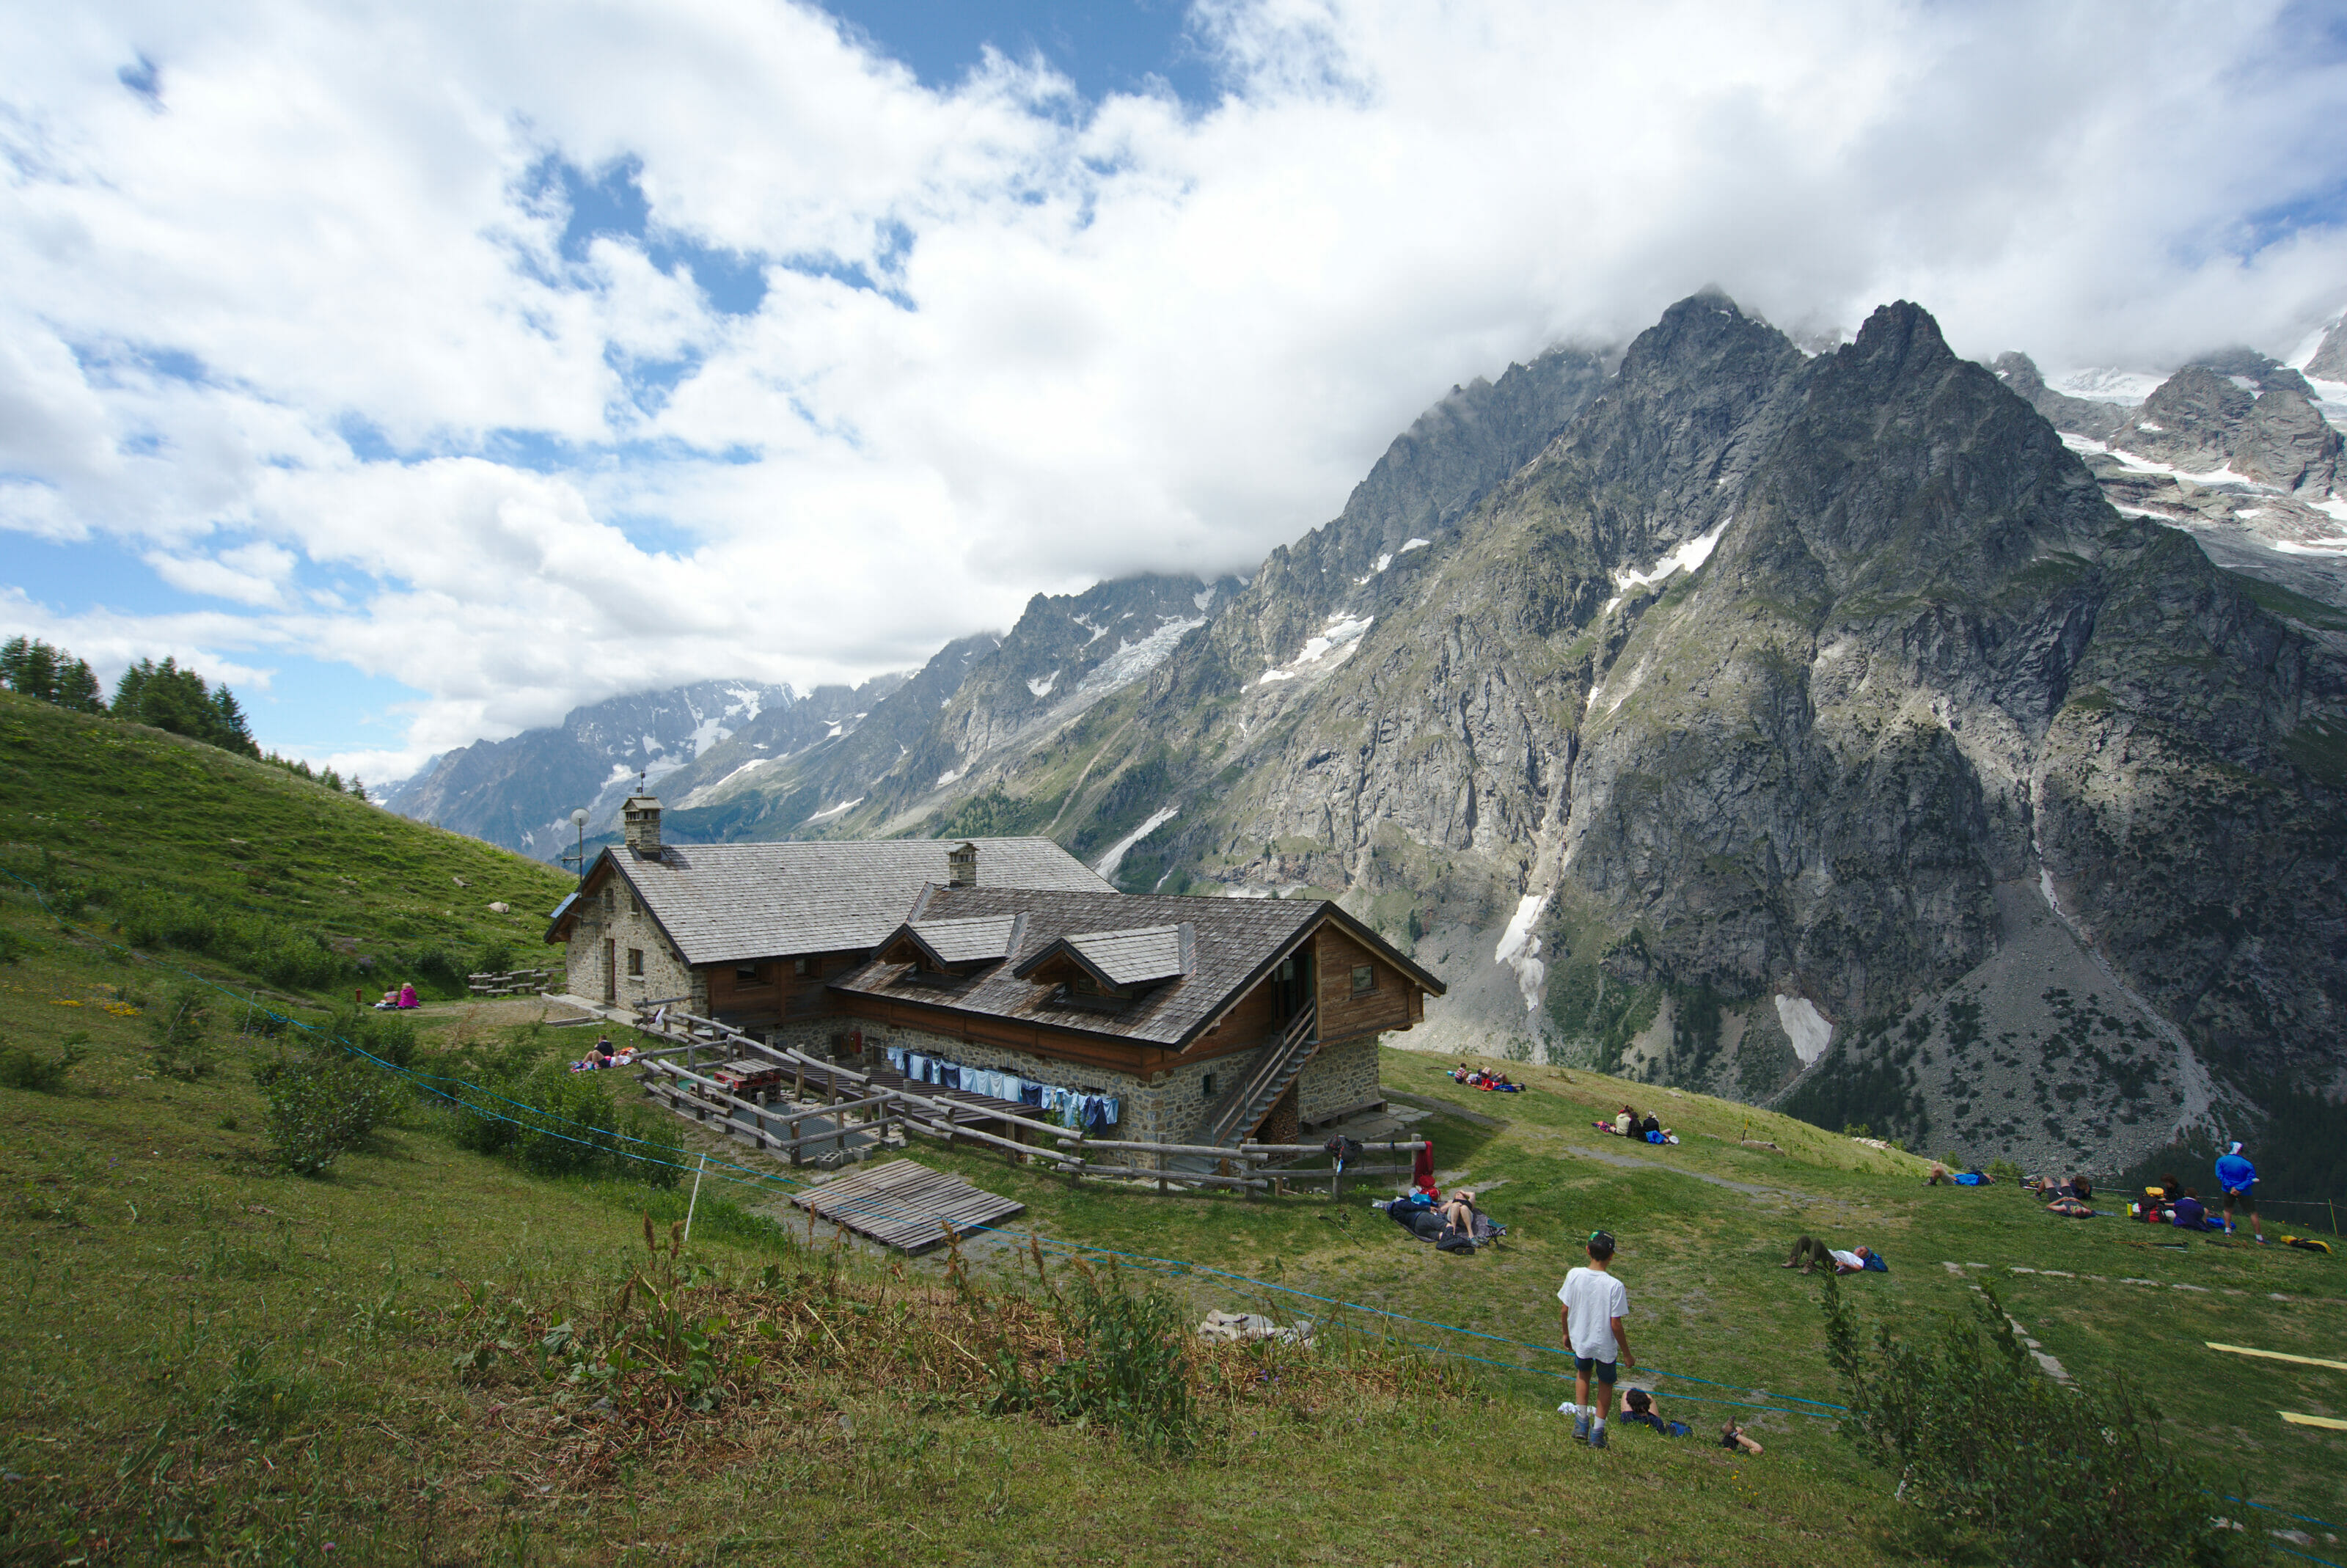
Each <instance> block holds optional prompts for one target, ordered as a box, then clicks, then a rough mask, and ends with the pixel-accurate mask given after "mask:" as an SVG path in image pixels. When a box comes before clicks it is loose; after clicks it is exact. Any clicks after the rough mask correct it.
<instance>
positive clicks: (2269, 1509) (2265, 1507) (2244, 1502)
mask: <svg viewBox="0 0 2347 1568" xmlns="http://www.w3.org/2000/svg"><path fill="white" fill-rule="evenodd" d="M2209 1495H2210V1496H2211V1497H2220V1498H2224V1500H2225V1501H2227V1502H2238V1503H2239V1504H2240V1505H2241V1506H2242V1507H2243V1508H2254V1509H2258V1510H2260V1511H2261V1512H2266V1513H2279V1514H2280V1515H2281V1516H2282V1517H2283V1518H2284V1519H2295V1520H2297V1521H2298V1522H2300V1523H2301V1524H2320V1525H2321V1526H2322V1528H2323V1529H2325V1530H2336V1529H2338V1528H2339V1526H2337V1525H2335V1524H2333V1523H2332V1522H2331V1521H2329V1520H2327V1519H2317V1518H2315V1517H2314V1516H2313V1515H2312V1514H2309V1513H2292V1512H2290V1511H2289V1510H2288V1509H2286V1508H2275V1507H2273V1506H2272V1505H2271V1504H2270V1503H2263V1502H2251V1501H2250V1500H2249V1499H2248V1498H2246V1497H2225V1494H2224V1493H2223V1492H2221V1491H2217V1492H2211V1493H2209Z"/></svg>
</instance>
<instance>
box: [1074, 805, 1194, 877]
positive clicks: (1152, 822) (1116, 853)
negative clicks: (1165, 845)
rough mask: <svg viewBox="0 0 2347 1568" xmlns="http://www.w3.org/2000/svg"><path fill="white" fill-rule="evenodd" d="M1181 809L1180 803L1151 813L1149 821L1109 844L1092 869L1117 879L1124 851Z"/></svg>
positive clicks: (1169, 820)
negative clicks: (1104, 853) (1117, 871)
mask: <svg viewBox="0 0 2347 1568" xmlns="http://www.w3.org/2000/svg"><path fill="white" fill-rule="evenodd" d="M1181 810H1182V808H1181V807H1180V806H1178V805H1167V806H1160V807H1159V808H1158V809H1157V810H1155V811H1153V812H1152V813H1150V814H1149V820H1148V821H1146V822H1144V823H1143V824H1142V825H1140V826H1139V827H1136V828H1134V829H1133V831H1132V832H1131V833H1128V834H1126V835H1124V836H1123V837H1122V838H1120V839H1118V840H1117V841H1116V842H1115V843H1114V844H1112V845H1109V850H1108V853H1107V854H1106V855H1103V856H1101V857H1100V864H1099V865H1098V866H1093V867H1092V869H1093V870H1094V871H1096V872H1098V873H1100V875H1101V876H1104V877H1106V878H1108V879H1109V880H1110V881H1112V882H1113V881H1114V880H1116V868H1117V867H1118V866H1122V865H1123V864H1124V852H1125V851H1126V850H1128V849H1131V848H1132V847H1133V845H1136V844H1139V843H1140V842H1141V841H1142V840H1143V839H1144V838H1147V837H1148V836H1149V835H1151V834H1153V833H1154V832H1156V831H1157V830H1158V829H1159V828H1161V827H1163V826H1164V825H1166V824H1167V823H1169V822H1171V821H1173V819H1174V817H1175V816H1177V815H1180V814H1181Z"/></svg>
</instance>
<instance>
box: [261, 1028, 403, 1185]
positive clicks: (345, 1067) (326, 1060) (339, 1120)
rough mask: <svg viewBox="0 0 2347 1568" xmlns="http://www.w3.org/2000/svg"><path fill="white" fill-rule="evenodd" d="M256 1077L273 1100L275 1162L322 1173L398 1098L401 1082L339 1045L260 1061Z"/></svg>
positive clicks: (270, 1121) (265, 1120)
mask: <svg viewBox="0 0 2347 1568" xmlns="http://www.w3.org/2000/svg"><path fill="white" fill-rule="evenodd" d="M252 1078H253V1081H254V1082H256V1083H258V1084H259V1085H260V1086H261V1095H262V1097H263V1098H264V1099H265V1100H266V1101H267V1102H268V1109H267V1111H266V1112H263V1115H262V1125H263V1126H264V1127H265V1128H266V1129H267V1132H268V1137H269V1158H270V1162H271V1163H272V1164H274V1165H276V1166H278V1167H279V1168H280V1169H282V1170H287V1171H291V1172H292V1173H294V1174H296V1175H302V1176H319V1175H323V1174H324V1173H326V1171H327V1169H328V1168H329V1167H331V1166H332V1165H333V1163H334V1162H335V1161H336V1160H337V1159H339V1158H340V1157H341V1156H342V1155H343V1153H347V1152H348V1151H349V1150H351V1149H354V1148H355V1147H357V1146H358V1144H359V1143H361V1141H363V1140H364V1138H365V1137H366V1135H367V1134H368V1133H370V1132H374V1130H375V1128H377V1127H378V1126H380V1125H382V1124H383V1123H384V1122H386V1121H388V1120H390V1118H391V1115H392V1112H394V1111H395V1109H396V1107H397V1105H398V1102H399V1088H398V1083H397V1081H396V1080H395V1079H393V1078H391V1077H390V1076H388V1075H387V1074H386V1073H384V1071H383V1069H381V1068H379V1067H376V1066H374V1064H373V1063H371V1062H368V1061H362V1060H360V1059H358V1058H356V1057H353V1056H351V1055H349V1054H347V1053H345V1052H344V1051H343V1050H341V1049H340V1048H338V1047H332V1046H320V1047H318V1048H316V1049H313V1050H307V1051H303V1052H302V1053H301V1054H299V1055H294V1056H282V1055H281V1056H278V1057H275V1058H273V1059H272V1060H270V1061H264V1062H261V1063H259V1064H258V1065H256V1066H255V1067H254V1068H253V1070H252Z"/></svg>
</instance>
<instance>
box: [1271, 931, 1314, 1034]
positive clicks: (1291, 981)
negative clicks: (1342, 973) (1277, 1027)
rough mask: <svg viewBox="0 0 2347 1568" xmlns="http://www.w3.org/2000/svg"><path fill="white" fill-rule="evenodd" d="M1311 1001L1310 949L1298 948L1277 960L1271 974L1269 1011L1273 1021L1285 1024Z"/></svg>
mask: <svg viewBox="0 0 2347 1568" xmlns="http://www.w3.org/2000/svg"><path fill="white" fill-rule="evenodd" d="M1311 1000H1312V949H1311V948H1297V949H1296V952H1295V953H1294V954H1292V955H1291V956H1289V957H1287V958H1282V959H1280V960H1279V968H1276V969H1274V970H1273V971H1272V972H1271V1010H1272V1016H1273V1019H1274V1020H1275V1021H1276V1022H1279V1023H1286V1021H1287V1020H1289V1019H1292V1018H1294V1017H1295V1016H1296V1014H1297V1013H1299V1012H1301V1011H1303V1010H1304V1009H1305V1007H1306V1006H1307V1004H1308V1003H1309V1002H1310V1001H1311Z"/></svg>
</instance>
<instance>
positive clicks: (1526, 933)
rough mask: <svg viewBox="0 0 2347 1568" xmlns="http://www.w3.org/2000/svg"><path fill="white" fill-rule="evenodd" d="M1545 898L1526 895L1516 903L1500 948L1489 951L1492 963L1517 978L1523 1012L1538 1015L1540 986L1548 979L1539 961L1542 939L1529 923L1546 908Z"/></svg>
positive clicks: (1546, 898) (1502, 935) (1538, 894)
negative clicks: (1510, 972) (1534, 934)
mask: <svg viewBox="0 0 2347 1568" xmlns="http://www.w3.org/2000/svg"><path fill="white" fill-rule="evenodd" d="M1548 897H1549V896H1548V895H1547V894H1545V893H1527V894H1525V895H1524V896H1523V897H1522V898H1520V899H1518V900H1517V901H1516V912H1515V914H1514V915H1513V916H1512V917H1511V918H1510V919H1509V921H1508V928H1507V929H1506V930H1504V931H1502V932H1501V933H1500V945H1499V946H1498V947H1497V948H1493V949H1492V950H1491V961H1492V962H1493V963H1495V964H1497V965H1499V966H1500V967H1501V968H1503V969H1512V970H1514V971H1515V975H1516V989H1517V990H1518V991H1519V992H1521V993H1522V996H1523V999H1524V1011H1526V1012H1528V1013H1530V1012H1538V1011H1539V1010H1540V1003H1541V986H1542V982H1543V981H1544V980H1545V979H1547V978H1548V966H1547V965H1546V964H1544V963H1542V961H1541V957H1540V950H1541V939H1540V938H1538V937H1535V936H1533V935H1532V923H1533V922H1534V921H1536V920H1538V919H1539V918H1540V917H1541V911H1542V910H1543V909H1546V908H1547V907H1548Z"/></svg>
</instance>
